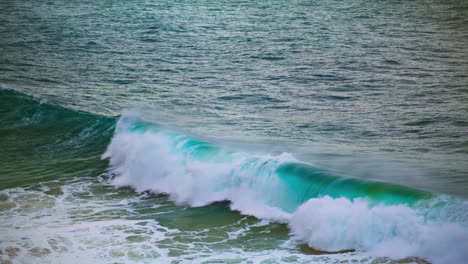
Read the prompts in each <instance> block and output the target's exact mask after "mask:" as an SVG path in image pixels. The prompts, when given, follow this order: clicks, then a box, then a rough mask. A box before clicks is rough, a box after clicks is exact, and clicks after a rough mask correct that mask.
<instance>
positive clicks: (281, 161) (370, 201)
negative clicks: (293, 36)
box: [102, 111, 468, 263]
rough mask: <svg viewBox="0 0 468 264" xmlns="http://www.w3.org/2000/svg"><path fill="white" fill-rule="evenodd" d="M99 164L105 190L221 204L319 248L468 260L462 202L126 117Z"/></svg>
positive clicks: (467, 228)
mask: <svg viewBox="0 0 468 264" xmlns="http://www.w3.org/2000/svg"><path fill="white" fill-rule="evenodd" d="M115 133H116V134H115V135H114V137H113V138H112V141H111V143H110V145H109V147H108V149H107V151H106V152H105V153H104V154H103V156H102V158H104V159H109V160H110V166H111V170H110V171H111V173H113V174H114V175H116V178H115V179H113V180H112V184H114V185H116V186H131V187H133V188H135V189H136V191H138V192H143V191H148V190H149V191H152V192H155V193H165V194H168V195H169V197H170V199H171V200H172V201H174V202H175V203H177V204H188V205H190V206H196V207H198V206H205V205H208V204H210V203H214V202H219V201H225V200H227V201H229V202H230V208H231V209H232V210H237V211H239V212H240V213H242V214H246V215H253V216H255V217H257V218H260V219H265V220H272V221H278V222H281V223H286V224H287V225H288V226H289V228H290V229H291V233H292V235H293V236H294V237H295V238H297V239H299V240H301V241H303V242H306V243H307V244H308V245H309V246H310V247H312V248H315V249H318V250H323V251H329V252H333V251H343V250H350V249H352V250H362V251H366V253H369V254H371V255H374V256H390V257H392V258H395V259H401V258H406V257H420V258H423V259H427V260H429V261H431V262H432V263H463V262H464V261H465V260H466V259H467V258H468V253H467V251H466V249H467V248H468V241H467V240H466V237H467V236H468V226H467V224H468V211H467V210H466V209H467V206H468V203H467V202H466V201H463V200H459V199H455V198H452V197H449V196H442V195H439V196H437V195H432V194H429V193H424V192H422V191H418V190H410V189H408V188H405V187H403V186H394V185H391V184H384V183H377V182H366V181H360V180H357V179H350V178H346V177H345V176H335V175H329V173H327V172H326V171H324V170H323V169H320V168H318V167H316V166H315V165H313V164H310V163H305V162H300V161H298V160H296V159H295V158H294V157H293V156H292V155H290V154H288V153H282V154H280V155H277V156H271V155H263V156H259V155H254V154H250V153H243V152H231V151H228V150H225V149H223V148H221V147H219V146H216V145H213V144H210V143H208V142H203V141H199V140H196V139H194V138H190V137H188V136H186V135H182V134H177V133H174V132H170V131H165V129H164V128H160V127H158V126H156V125H152V124H149V123H145V122H143V121H142V120H141V119H140V118H139V117H138V115H137V114H136V113H134V112H130V111H128V112H125V113H124V114H123V116H122V117H121V118H120V120H119V122H118V124H117V127H116V132H115Z"/></svg>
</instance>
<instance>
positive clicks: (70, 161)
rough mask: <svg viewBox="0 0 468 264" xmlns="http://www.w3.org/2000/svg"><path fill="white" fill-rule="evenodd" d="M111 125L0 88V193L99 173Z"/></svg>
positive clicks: (105, 120)
mask: <svg viewBox="0 0 468 264" xmlns="http://www.w3.org/2000/svg"><path fill="white" fill-rule="evenodd" d="M115 122H116V119H115V118H112V117H104V116H96V115H92V114H89V113H85V112H81V111H74V110H72V109H67V108H63V107H60V106H57V105H54V104H51V103H48V102H47V100H46V99H41V98H39V97H34V96H29V95H25V94H22V93H19V92H16V91H14V90H11V89H5V87H4V89H0V138H1V139H2V140H0V149H1V154H0V156H1V160H2V162H3V165H2V166H1V167H0V179H1V181H0V188H2V189H3V188H11V187H17V186H22V185H25V184H30V183H34V182H39V181H42V180H51V179H57V178H59V177H71V176H77V175H82V174H83V173H85V174H88V175H89V172H91V171H95V170H96V169H97V170H98V171H99V170H100V171H103V170H104V169H105V163H103V162H102V161H100V159H99V156H100V154H101V153H102V151H103V150H104V149H105V148H106V145H107V144H108V143H109V141H110V138H111V137H112V133H113V129H114V125H115Z"/></svg>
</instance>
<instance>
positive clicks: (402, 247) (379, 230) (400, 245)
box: [289, 197, 468, 263]
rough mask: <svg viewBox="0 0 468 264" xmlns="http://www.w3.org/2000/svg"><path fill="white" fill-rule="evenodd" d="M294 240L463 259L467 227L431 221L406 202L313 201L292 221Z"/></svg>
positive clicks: (447, 259)
mask: <svg viewBox="0 0 468 264" xmlns="http://www.w3.org/2000/svg"><path fill="white" fill-rule="evenodd" d="M289 226H290V227H291V231H292V233H293V234H294V235H295V237H296V238H298V239H300V240H302V241H306V242H307V243H308V244H309V246H311V247H313V248H316V249H319V250H328V251H330V250H331V251H338V250H345V249H357V250H365V251H367V252H369V253H370V254H372V255H374V256H389V257H392V258H395V259H398V258H404V257H420V258H427V259H428V260H429V261H431V262H433V263H464V261H466V259H468V251H467V249H468V240H467V237H468V229H467V228H466V227H463V226H462V225H460V224H457V223H450V222H437V221H427V220H426V219H425V217H424V215H423V214H422V213H421V212H418V210H416V209H412V208H410V207H408V206H406V205H396V206H384V205H378V206H374V207H372V206H370V205H369V203H368V201H366V200H363V199H356V200H354V201H350V200H348V199H345V198H340V199H332V198H330V197H324V198H320V199H310V200H309V201H307V202H306V203H304V204H303V205H301V206H300V207H299V209H298V210H297V211H296V212H295V213H294V214H293V216H292V219H291V222H290V223H289Z"/></svg>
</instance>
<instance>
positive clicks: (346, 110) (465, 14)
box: [0, 0, 468, 263]
mask: <svg viewBox="0 0 468 264" xmlns="http://www.w3.org/2000/svg"><path fill="white" fill-rule="evenodd" d="M467 44H468V2H467V1H464V0H448V1H436V0H415V1H397V0H384V1H363V0H350V1H324V0H317V1H304V0H293V1H284V0H278V1H276V0H267V1H223V0H218V1H189V0H180V1H165V0H162V1H156V0H154V1H150V0H130V1H110V0H97V1H78V0H77V1H63V0H47V1H46V0H38V1H16V0H6V1H1V2H0V85H1V89H2V90H0V92H1V93H2V94H0V148H1V149H2V150H4V151H1V152H0V159H1V161H0V167H1V168H0V192H1V193H0V217H1V218H0V219H4V220H3V223H2V225H1V226H0V230H2V232H3V231H4V232H6V234H7V235H5V236H4V237H5V238H2V237H0V249H1V250H2V251H0V262H1V261H3V260H15V259H16V260H17V259H18V258H20V259H21V261H24V263H29V262H28V261H33V259H37V258H39V259H42V260H43V262H53V261H54V260H56V259H61V258H64V259H68V261H70V259H69V257H70V256H76V255H81V254H82V252H83V251H80V250H84V251H86V250H88V249H89V250H91V248H93V247H103V248H105V249H106V250H107V251H103V252H98V251H86V252H92V253H90V260H89V261H91V259H92V260H93V261H95V260H97V259H99V260H103V261H104V263H106V262H108V261H116V262H119V261H120V262H124V263H130V262H132V261H133V262H143V263H145V261H146V262H151V260H154V259H158V258H159V259H160V260H161V259H164V260H165V261H176V262H177V261H181V262H184V261H185V262H187V263H190V261H195V262H203V261H218V260H219V261H222V262H226V261H227V259H230V260H231V261H232V263H238V262H242V261H244V262H245V261H248V260H249V259H250V260H251V261H253V262H255V263H256V262H258V263H260V262H261V261H273V259H271V258H270V255H271V254H273V255H274V256H275V259H276V260H278V259H280V262H292V263H297V262H308V261H312V262H324V263H334V262H338V261H342V260H359V261H363V262H366V261H367V262H370V261H373V260H375V261H380V262H382V263H386V261H390V260H389V259H386V258H385V257H384V258H381V259H377V260H376V259H374V258H373V257H368V256H364V255H362V254H360V253H359V254H358V253H346V254H344V255H340V254H338V255H334V256H332V257H330V256H328V255H327V256H325V257H321V256H320V257H318V256H314V257H310V256H309V255H305V254H304V251H307V249H304V247H303V248H301V246H298V243H296V242H294V241H293V240H292V238H291V236H290V234H289V233H290V232H294V230H292V231H291V229H290V227H288V226H287V225H286V224H284V223H282V224H277V223H267V222H264V220H261V219H262V217H258V219H257V218H254V217H252V216H245V215H244V214H239V213H238V212H237V211H231V210H230V205H229V203H228V202H221V203H215V204H212V205H209V206H208V207H201V208H198V207H195V208H191V207H187V201H185V202H186V203H182V204H181V205H180V204H178V205H175V204H174V203H173V201H174V200H176V201H177V199H178V198H180V193H179V190H176V191H175V192H171V191H167V189H165V191H162V192H163V193H166V194H169V196H164V195H163V196H158V195H156V194H154V193H143V194H142V193H137V192H134V191H133V190H132V189H113V188H114V187H115V186H116V184H115V182H112V180H111V178H112V177H115V176H116V175H120V174H119V173H121V174H122V175H124V176H125V175H127V174H128V175H130V174H131V175H133V176H135V175H140V174H139V173H141V172H142V171H144V173H143V174H144V176H142V177H137V178H129V179H131V180H132V183H131V184H127V185H130V186H132V187H134V188H136V189H137V190H138V186H140V185H141V184H143V185H148V184H149V181H147V179H146V178H145V177H146V174H145V173H146V169H148V168H150V169H153V167H152V166H153V165H154V164H151V163H150V162H147V161H148V160H152V161H153V163H157V162H156V161H154V160H157V161H158V162H160V163H157V164H158V166H159V167H158V169H160V170H162V171H165V169H167V168H169V167H170V166H169V165H174V164H178V165H180V164H183V166H186V165H187V164H190V165H191V167H184V168H183V169H180V168H179V167H180V166H179V167H178V169H177V170H174V171H178V172H180V173H182V174H183V173H189V174H190V175H192V176H193V175H198V174H197V173H201V172H203V173H205V174H206V170H207V168H208V167H209V166H212V164H204V165H203V166H202V165H200V164H199V162H205V161H206V160H207V159H206V157H207V156H206V155H211V154H210V153H216V155H217V157H219V156H220V155H221V154H219V153H220V152H210V151H211V150H210V148H217V147H218V146H219V147H220V148H226V149H228V150H229V151H234V152H236V153H241V154H235V155H234V154H233V156H229V158H232V159H234V160H236V159H237V158H238V156H236V155H240V156H242V155H244V154H245V153H250V154H249V155H257V156H261V157H265V155H271V156H273V157H277V156H278V155H279V156H281V155H280V154H281V153H283V152H287V153H290V154H291V155H292V156H294V159H295V160H296V159H297V160H300V161H303V162H307V163H311V164H315V165H317V166H319V167H321V168H324V169H325V170H327V171H330V172H331V173H332V174H333V173H334V174H333V175H335V174H336V175H345V176H352V177H356V178H358V179H360V180H370V181H380V182H385V183H392V184H397V185H399V186H400V185H401V186H405V187H408V188H416V189H419V190H421V191H422V192H428V193H431V194H435V195H438V194H443V195H450V196H454V197H458V198H459V199H462V200H463V199H466V198H467V197H468V193H467V191H466V190H467V189H468V45H467ZM10 90H13V91H10ZM30 96H31V97H30ZM124 109H127V110H124ZM128 109H133V110H131V111H129V110H128ZM122 111H124V113H127V114H128V112H131V113H136V112H138V113H139V116H140V118H141V119H142V120H145V122H149V123H152V124H157V126H162V127H165V128H168V129H169V130H171V131H176V132H174V133H180V134H182V135H188V136H190V137H193V138H195V139H199V140H201V141H202V143H200V144H202V145H203V144H205V143H203V142H207V143H206V144H213V145H208V147H207V146H205V145H203V148H207V149H208V150H207V152H203V153H202V154H203V155H205V156H202V157H197V162H194V161H193V160H190V159H189V158H187V160H183V162H182V161H180V160H179V159H177V160H176V161H177V162H181V163H174V162H175V161H174V160H172V159H170V160H169V159H167V160H166V159H165V158H166V156H162V155H163V154H161V153H156V154H155V153H153V152H151V151H152V150H146V149H144V148H143V146H146V145H147V146H153V145H154V144H156V145H155V146H157V148H160V149H159V150H161V149H162V148H163V147H162V146H165V145H161V144H159V143H161V142H163V143H164V144H166V143H167V142H166V141H162V140H161V136H160V134H157V133H156V132H154V131H152V130H151V129H152V128H150V129H149V131H151V133H154V134H155V135H152V136H151V137H150V136H147V137H148V138H143V139H141V138H139V139H135V138H131V139H125V140H124V139H121V138H120V139H116V140H115V142H124V143H125V142H127V143H128V142H131V144H130V143H128V144H130V145H128V146H127V147H128V148H126V149H125V150H126V151H123V150H122V152H120V150H119V152H118V153H113V154H109V156H107V158H109V159H110V161H111V162H117V161H115V159H117V158H116V157H117V156H118V157H122V159H124V160H125V161H126V162H127V163H125V165H126V166H127V165H128V166H129V167H125V166H123V167H125V172H124V173H122V170H124V169H122V168H121V171H119V172H118V173H117V174H116V175H110V174H107V173H106V168H108V161H102V160H101V155H102V154H103V153H104V152H106V148H107V146H108V145H109V144H110V140H111V138H112V134H113V130H114V129H115V127H116V122H117V117H115V116H118V115H121V114H122ZM128 115H132V114H128ZM124 116H125V114H124ZM150 127H152V126H150ZM140 128H141V127H140V126H138V125H135V128H134V129H135V130H137V129H140ZM145 131H146V130H145ZM127 132H128V131H127ZM127 132H125V133H127ZM125 133H124V134H125ZM127 134H128V133H127ZM117 135H118V133H116V134H115V135H114V137H115V138H117ZM153 136H154V137H153ZM119 140H120V141H119ZM144 140H149V141H144ZM171 140H172V139H171ZM139 142H144V143H139ZM171 142H172V141H171ZM176 142H177V141H176ZM197 142H198V141H197ZM124 143H122V144H124ZM157 143H158V144H159V145H158V144H157ZM112 144H114V145H116V144H117V143H112ZM132 144H133V145H132ZM138 144H141V145H138ZM174 144H175V143H174ZM194 144H199V142H198V143H194ZM111 146H112V145H111ZM197 146H198V145H197ZM213 146H216V147H213ZM131 150H135V151H136V150H138V151H141V150H143V152H142V153H146V154H148V155H150V154H151V155H153V154H154V155H157V156H151V157H152V159H151V158H146V157H149V156H144V155H142V156H136V154H135V155H134V153H133V152H132V153H131ZM177 150H180V149H177ZM122 153H125V155H124V154H122ZM168 153H169V152H168ZM170 153H172V152H170ZM183 153H185V152H183ZM200 153H201V152H200ZM200 153H198V154H200ZM206 153H209V154H206ZM166 154H167V153H166ZM166 154H164V155H166ZM198 154H197V155H198ZM202 154H200V155H202ZM181 155H182V154H181ZM184 155H185V154H184ZM246 155H247V154H246ZM221 156H222V155H221ZM257 156H255V157H257ZM233 157H234V158H233ZM248 157H252V156H248ZM268 157H270V156H268ZM281 157H282V156H281ZM135 159H138V162H137V163H135V164H133V163H132V164H130V163H129V162H130V160H135ZM198 159H201V161H200V160H198ZM274 160H275V159H274ZM218 161H219V160H218ZM169 162H172V163H169ZM210 162H211V160H210ZM220 162H224V163H223V164H224V165H225V163H226V160H223V161H220ZM233 162H234V161H233ZM236 162H237V161H236ZM281 162H282V161H281ZM117 163H118V162H117ZM129 164H130V165H129ZM232 164H236V165H238V164H237V163H235V162H234V163H232ZM232 164H231V165H232ZM118 165H119V166H120V165H121V164H120V163H118ZM166 165H167V168H166V167H165V166H166ZM224 165H223V166H224ZM231 165H229V166H231ZM219 166H220V165H219V164H218V165H216V166H215V167H209V171H210V173H211V172H212V171H216V173H217V172H218V171H217V170H218V168H219ZM137 167H138V168H140V169H136V168H137ZM229 168H230V167H229ZM150 171H151V173H153V172H154V170H150ZM257 172H258V173H261V172H263V171H262V170H260V169H259V171H257ZM125 173H127V174H125ZM230 173H232V172H230ZM234 174H235V173H234ZM128 175H127V176H128ZM98 176H99V178H97V177H98ZM127 176H125V177H127ZM122 177H123V176H122ZM125 177H124V178H125ZM135 177H136V176H135ZM193 177H195V176H193ZM125 179H127V178H125ZM184 179H185V178H184ZM218 179H219V178H218ZM127 180H128V179H127ZM265 182H269V180H267V181H265ZM150 183H151V184H154V185H155V186H153V185H151V186H148V189H151V190H153V191H154V190H156V189H157V188H161V187H160V186H156V185H157V184H156V183H154V182H150ZM158 183H160V182H158ZM117 185H118V184H117ZM112 186H114V187H112ZM192 187H193V186H192ZM155 188H156V189H155ZM197 188H200V187H193V189H191V192H193V193H194V194H196V193H197V190H198V189H197ZM50 190H55V191H52V193H49V192H50ZM170 190H172V189H170ZM205 191H206V190H205ZM304 193H307V190H304ZM175 194H177V195H179V196H177V195H176V196H177V197H174V195H175ZM171 195H172V196H171ZM223 197H224V196H223ZM304 197H305V196H304ZM304 197H302V198H304ZM224 198H226V197H224ZM257 198H258V197H257ZM458 198H457V199H458ZM210 199H213V200H217V199H214V198H213V197H210ZM226 199H227V200H229V201H231V202H234V204H235V201H234V200H232V199H231V196H228V197H227V198H226ZM210 201H211V200H210ZM463 201H464V200H463ZM191 202H193V201H192V200H190V201H189V202H188V204H191ZM463 203H464V205H463V206H462V207H461V208H462V209H459V210H460V211H461V212H463V213H465V212H467V211H468V210H466V202H463ZM203 205H205V204H203ZM270 205H271V204H270ZM295 206H297V205H295ZM81 207H83V208H81ZM231 207H232V206H231ZM234 207H235V206H234ZM161 208H163V209H161ZM242 208H243V207H242ZM231 209H232V208H231ZM234 209H235V210H238V211H241V212H244V211H243V209H239V208H234ZM213 212H215V213H213ZM244 213H245V212H244ZM210 214H213V215H215V216H216V217H214V219H216V220H212V219H209V217H208V218H207V217H206V215H210ZM245 214H246V215H252V214H251V213H245ZM253 215H255V216H258V215H256V214H253ZM100 217H102V218H100ZM462 218H463V217H462ZM463 219H465V218H463ZM467 219H468V218H467ZM465 220H466V219H465ZM465 220H463V221H465ZM184 221H188V222H184ZM197 221H198V222H197ZM463 221H462V222H463ZM106 223H111V224H112V225H111V226H108V225H107V224H106ZM198 224H199V225H198ZM464 225H465V227H466V221H465V224H464ZM108 228H111V229H112V230H114V231H112V232H116V233H115V236H114V235H112V236H111V235H109V233H108V232H107V230H108ZM192 228H193V229H192ZM17 230H18V231H17ZM31 230H36V231H34V232H36V233H37V235H35V234H36V233H35V234H33V235H27V234H28V233H29V232H30V231H31ZM77 230H78V231H77ZM115 230H117V231H115ZM75 232H77V233H75ZM178 232H181V233H178ZM44 233H48V234H50V236H49V237H48V238H43V237H41V234H44ZM96 234H100V235H96ZM113 234H114V233H113ZM129 234H135V235H134V236H133V235H129ZM88 235H89V236H91V238H87V236H88ZM94 235H96V236H94ZM101 235H102V236H101ZM28 236H29V237H28ZM21 237H28V239H29V240H28V239H25V240H24V241H23V240H21ZM241 237H242V238H241ZM112 240H115V241H114V242H112ZM20 241H23V242H20ZM54 241H55V242H54ZM99 241H100V242H99ZM116 241H120V242H116ZM200 241H201V242H200ZM464 241H466V240H464ZM303 242H304V241H303ZM305 242H307V241H305ZM21 243H23V244H21ZM54 243H55V244H54ZM200 243H201V244H200ZM246 243H247V246H246ZM224 244H226V245H224ZM299 245H302V244H300V243H299ZM275 250H276V251H275ZM131 252H133V253H131ZM245 252H248V254H247V255H246V256H244V255H245V254H246V253H245ZM218 253H219V254H220V255H218ZM222 253H225V254H224V255H222ZM249 254H250V255H249ZM275 254H278V255H275ZM181 256H184V257H181ZM418 256H419V255H418ZM419 257H420V256H419ZM423 257H424V256H423ZM62 260H63V259H62ZM33 262H34V261H33ZM59 262H60V261H59ZM380 262H379V263H380ZM436 262H437V261H436Z"/></svg>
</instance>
